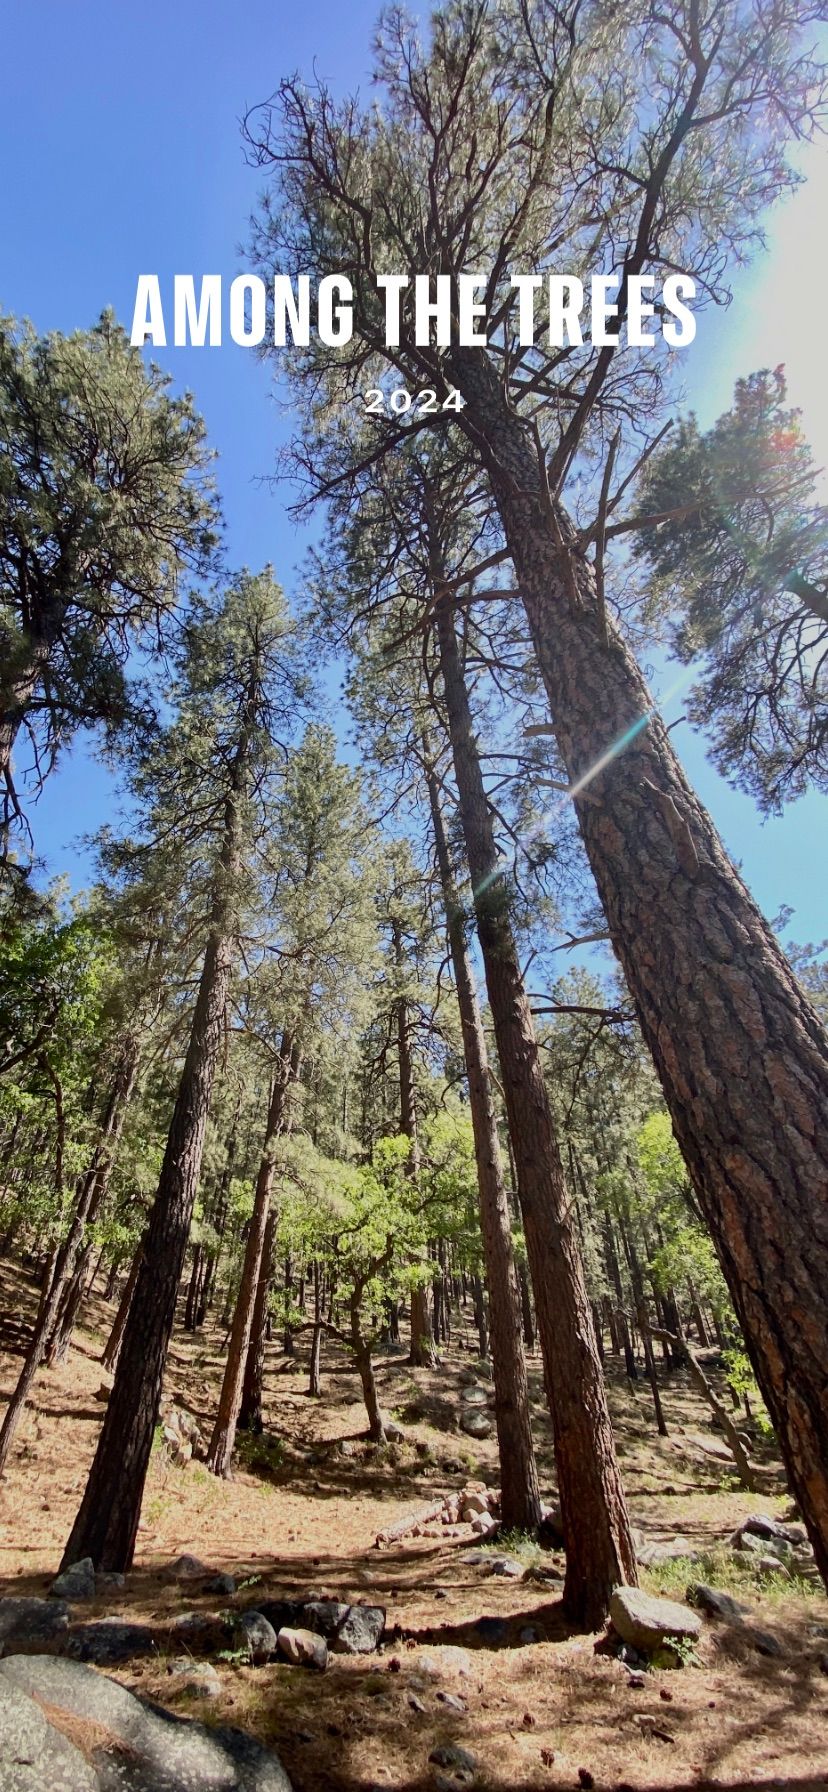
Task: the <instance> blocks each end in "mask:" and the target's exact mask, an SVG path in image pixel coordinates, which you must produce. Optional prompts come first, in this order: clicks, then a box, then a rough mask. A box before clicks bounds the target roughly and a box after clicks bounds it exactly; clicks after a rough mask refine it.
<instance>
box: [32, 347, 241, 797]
mask: <svg viewBox="0 0 828 1792" xmlns="http://www.w3.org/2000/svg"><path fill="white" fill-rule="evenodd" d="M208 458H209V457H208V454H207V450H206V447H205V440H204V426H203V424H202V422H201V419H200V418H199V416H198V415H197V413H196V412H195V410H194V409H193V405H192V400H191V399H190V398H189V397H188V396H185V397H183V398H173V397H172V396H171V394H170V391H169V381H168V379H167V378H166V377H165V376H164V375H163V374H162V373H161V372H160V371H159V369H158V368H157V367H154V366H149V367H148V366H147V365H146V364H145V362H144V360H143V358H142V356H141V354H140V352H139V351H138V350H137V349H134V348H131V347H130V345H129V342H128V340H127V337H126V335H125V333H124V331H123V330H122V329H121V328H120V327H119V325H118V324H117V323H116V322H115V320H114V318H113V316H112V314H111V313H110V312H105V313H104V315H103V316H102V317H101V319H100V321H99V323H97V324H96V325H95V327H94V329H92V330H89V331H77V332H76V333H75V334H74V335H71V336H61V335H59V334H57V333H54V334H52V335H49V336H45V337H38V336H36V335H35V333H34V331H33V330H32V329H31V327H30V326H29V325H28V324H26V325H23V326H22V327H20V328H18V327H17V326H16V325H15V324H14V321H13V320H12V319H10V318H4V319H0V666H1V667H2V672H1V673H0V720H2V722H3V723H4V724H5V725H7V726H8V728H9V729H10V733H11V737H12V738H13V737H14V735H15V733H16V732H17V730H18V728H19V727H20V726H21V724H25V726H26V727H27V729H28V731H29V734H30V736H31V741H32V743H33V746H34V748H35V752H36V754H37V755H38V764H39V767H40V770H41V772H42V771H43V770H45V769H47V767H48V765H49V764H51V763H52V762H53V761H54V758H55V755H56V754H57V752H58V751H59V749H60V747H61V745H62V744H63V743H64V741H66V740H67V739H68V738H69V737H70V735H71V734H72V732H73V731H74V729H75V728H77V727H78V726H80V725H84V724H90V723H91V724H94V723H96V722H101V723H103V724H104V725H105V726H106V727H107V729H109V730H112V729H113V728H116V727H118V726H120V725H121V724H122V723H123V722H124V721H125V720H127V719H128V718H129V717H130V716H132V717H135V716H136V715H137V714H139V713H141V712H145V711H146V709H147V707H148V703H147V695H146V693H145V692H144V693H141V694H140V695H139V694H138V693H137V691H136V689H135V687H134V686H133V687H132V688H131V687H130V685H129V683H128V680H127V674H126V662H127V658H128V655H129V652H130V649H131V647H132V646H133V644H134V643H135V642H136V640H138V641H142V640H145V639H146V638H147V630H148V629H149V627H150V625H154V626H157V625H159V624H160V623H161V622H162V620H163V619H164V618H165V617H166V616H169V615H170V614H171V612H172V610H173V608H174V606H175V605H176V603H177V602H178V600H179V597H180V586H181V581H182V577H183V576H185V575H187V574H189V573H194V572H199V571H202V570H203V569H204V568H205V566H206V565H207V564H208V563H209V560H210V557H211V555H212V552H213V548H214V544H215V523H216V509H215V503H214V500H213V497H212V494H211V492H210V489H209V484H208V481H207V477H206V469H207V463H208ZM44 755H45V756H46V757H45V761H44V758H43V756H44Z"/></svg>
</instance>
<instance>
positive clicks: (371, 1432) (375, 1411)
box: [351, 1328, 387, 1444]
mask: <svg viewBox="0 0 828 1792" xmlns="http://www.w3.org/2000/svg"><path fill="white" fill-rule="evenodd" d="M351 1336H352V1338H353V1337H354V1330H353V1328H352V1332H351ZM353 1352H354V1358H355V1360H356V1366H357V1369H358V1370H359V1379H360V1382H361V1383H362V1398H363V1400H364V1401H365V1411H366V1412H367V1414H368V1436H369V1438H370V1439H371V1442H372V1443H375V1444H384V1443H385V1442H386V1441H387V1439H386V1435H385V1422H384V1420H383V1416H382V1411H381V1409H380V1403H379V1394H378V1393H377V1384H376V1381H375V1379H374V1361H373V1357H372V1355H371V1346H370V1344H365V1343H364V1342H363V1340H362V1338H361V1337H360V1336H359V1332H358V1330H357V1333H356V1337H355V1341H354V1343H353Z"/></svg>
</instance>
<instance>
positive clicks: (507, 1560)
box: [492, 1556, 526, 1580]
mask: <svg viewBox="0 0 828 1792" xmlns="http://www.w3.org/2000/svg"><path fill="white" fill-rule="evenodd" d="M525 1573H526V1569H525V1567H524V1564H523V1562H519V1561H517V1559H516V1557H515V1556H495V1558H494V1561H493V1562H492V1574H496V1575H498V1577H499V1578H500V1579H501V1580H522V1579H523V1576H524V1574H525Z"/></svg>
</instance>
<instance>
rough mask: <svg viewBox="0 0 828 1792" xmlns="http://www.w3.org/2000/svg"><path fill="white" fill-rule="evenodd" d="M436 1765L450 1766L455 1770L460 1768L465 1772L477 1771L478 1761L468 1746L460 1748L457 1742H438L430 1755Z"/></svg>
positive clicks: (430, 1759)
mask: <svg viewBox="0 0 828 1792" xmlns="http://www.w3.org/2000/svg"><path fill="white" fill-rule="evenodd" d="M428 1758H429V1761H433V1763H434V1765H435V1767H450V1768H452V1770H453V1771H454V1772H457V1770H458V1769H459V1770H460V1771H461V1772H463V1773H469V1774H474V1773H476V1772H477V1761H476V1759H475V1757H474V1755H472V1754H470V1753H469V1751H468V1749H467V1748H460V1746H459V1744H458V1743H456V1742H438V1744H437V1746H436V1748H433V1749H432V1751H431V1754H430V1755H429V1757H428Z"/></svg>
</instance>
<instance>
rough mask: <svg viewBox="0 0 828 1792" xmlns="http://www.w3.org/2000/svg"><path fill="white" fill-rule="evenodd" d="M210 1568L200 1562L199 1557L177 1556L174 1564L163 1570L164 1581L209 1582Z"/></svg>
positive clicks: (162, 1577) (171, 1563)
mask: <svg viewBox="0 0 828 1792" xmlns="http://www.w3.org/2000/svg"><path fill="white" fill-rule="evenodd" d="M209 1576H210V1570H209V1568H206V1567H205V1565H204V1563H203V1562H200V1561H199V1559H198V1556H186V1555H185V1556H176V1558H175V1561H174V1562H168V1563H167V1566H166V1568H162V1570H161V1579H162V1580H207V1579H208V1578H209Z"/></svg>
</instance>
